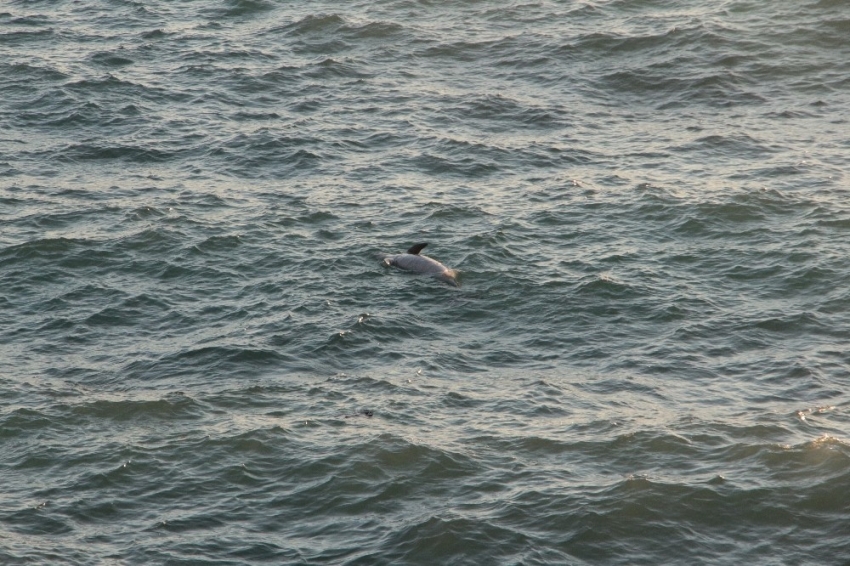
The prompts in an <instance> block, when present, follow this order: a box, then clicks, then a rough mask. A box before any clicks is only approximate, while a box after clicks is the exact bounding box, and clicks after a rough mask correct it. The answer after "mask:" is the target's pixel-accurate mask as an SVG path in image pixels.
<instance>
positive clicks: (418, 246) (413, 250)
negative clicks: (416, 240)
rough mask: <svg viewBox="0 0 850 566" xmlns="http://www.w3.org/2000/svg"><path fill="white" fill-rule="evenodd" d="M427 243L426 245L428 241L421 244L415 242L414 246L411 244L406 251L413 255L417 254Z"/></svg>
mask: <svg viewBox="0 0 850 566" xmlns="http://www.w3.org/2000/svg"><path fill="white" fill-rule="evenodd" d="M427 245H428V242H424V243H422V244H416V245H415V246H413V247H412V248H410V249H409V250H407V253H409V254H413V255H419V252H421V251H422V249H423V248H424V247H425V246H427Z"/></svg>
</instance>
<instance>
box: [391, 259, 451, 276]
mask: <svg viewBox="0 0 850 566" xmlns="http://www.w3.org/2000/svg"><path fill="white" fill-rule="evenodd" d="M391 265H394V266H396V267H400V268H402V269H406V270H408V271H415V272H416V273H426V274H429V275H433V274H436V273H442V272H443V271H446V270H447V269H448V267H446V266H445V265H443V264H442V263H440V262H439V261H437V260H436V259H433V258H430V257H428V256H426V255H418V254H417V255H413V254H398V255H395V256H393V257H392V261H391Z"/></svg>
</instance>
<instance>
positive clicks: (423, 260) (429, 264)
mask: <svg viewBox="0 0 850 566" xmlns="http://www.w3.org/2000/svg"><path fill="white" fill-rule="evenodd" d="M384 265H387V266H389V265H392V266H395V267H398V268H401V269H405V270H407V271H412V272H414V273H421V274H423V275H430V276H432V277H435V278H436V279H439V280H440V281H444V282H446V283H448V284H449V285H454V286H455V287H460V283H459V282H458V280H457V271H455V270H454V269H449V268H448V267H446V266H445V265H443V264H442V263H440V262H439V261H437V260H436V259H434V258H430V257H428V256H426V255H419V254H411V253H406V254H397V255H392V256H389V257H387V258H384Z"/></svg>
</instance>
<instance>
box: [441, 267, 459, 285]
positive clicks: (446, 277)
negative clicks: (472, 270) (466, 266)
mask: <svg viewBox="0 0 850 566" xmlns="http://www.w3.org/2000/svg"><path fill="white" fill-rule="evenodd" d="M459 275H460V271H458V270H456V269H447V270H445V271H444V272H442V273H441V274H439V275H437V279H439V280H440V281H445V282H446V283H448V284H449V285H452V286H454V287H460V281H459V280H458V276H459Z"/></svg>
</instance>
